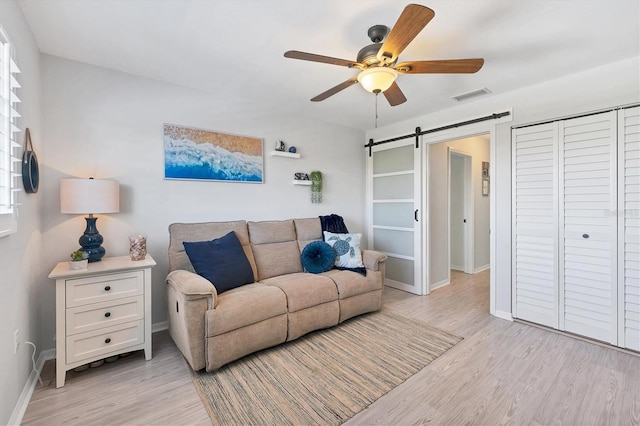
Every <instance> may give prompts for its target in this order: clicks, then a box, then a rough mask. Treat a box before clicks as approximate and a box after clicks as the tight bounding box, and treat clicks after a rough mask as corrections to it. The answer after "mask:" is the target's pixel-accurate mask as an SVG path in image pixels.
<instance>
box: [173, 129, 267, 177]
mask: <svg viewBox="0 0 640 426" xmlns="http://www.w3.org/2000/svg"><path fill="white" fill-rule="evenodd" d="M262 144H263V140H262V139H260V138H253V137H249V136H239V135H230V134H225V133H218V132H213V131H209V130H203V129H196V128H192V127H183V126H178V125H175V124H165V125H164V177H165V179H192V180H211V181H226V182H250V183H262V182H264V175H263V170H264V166H263V163H264V162H263V150H262Z"/></svg>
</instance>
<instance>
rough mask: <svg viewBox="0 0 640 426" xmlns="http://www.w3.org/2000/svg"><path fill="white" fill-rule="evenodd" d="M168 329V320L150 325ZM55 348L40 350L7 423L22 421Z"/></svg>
mask: <svg viewBox="0 0 640 426" xmlns="http://www.w3.org/2000/svg"><path fill="white" fill-rule="evenodd" d="M168 329H169V322H168V321H162V322H157V323H155V324H152V325H151V332H152V333H157V332H159V331H164V330H168ZM55 357H56V350H55V348H54V349H47V350H45V351H42V352H40V355H39V356H38V360H37V361H36V369H35V370H32V371H31V374H30V375H29V377H28V378H27V382H26V383H25V385H24V388H23V389H22V393H20V397H19V398H18V401H17V402H16V405H15V407H14V408H13V413H11V417H10V418H9V423H8V424H9V425H10V426H13V425H16V426H17V425H20V423H22V418H23V417H24V413H25V412H26V411H27V406H28V405H29V401H30V400H31V395H33V391H34V389H35V388H36V384H37V383H38V377H40V373H42V367H44V363H45V362H46V361H48V360H50V359H55Z"/></svg>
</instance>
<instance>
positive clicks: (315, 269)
mask: <svg viewBox="0 0 640 426" xmlns="http://www.w3.org/2000/svg"><path fill="white" fill-rule="evenodd" d="M300 260H301V261H302V266H304V269H305V270H306V271H307V272H311V273H312V274H319V273H320V272H325V271H328V270H329V269H331V268H332V267H333V264H334V262H335V260H336V252H335V250H334V249H333V247H331V246H330V245H329V244H327V243H325V242H324V241H313V242H310V243H309V244H307V245H306V246H305V248H304V249H303V250H302V254H301V255H300Z"/></svg>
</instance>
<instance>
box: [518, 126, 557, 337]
mask: <svg viewBox="0 0 640 426" xmlns="http://www.w3.org/2000/svg"><path fill="white" fill-rule="evenodd" d="M512 143H513V160H512V161H513V163H512V171H513V178H512V190H513V194H512V197H513V198H512V200H513V201H512V209H513V210H512V223H513V232H512V236H513V237H512V238H513V241H512V250H513V255H512V262H513V264H512V269H511V270H512V274H513V277H512V282H513V292H512V297H513V301H512V309H513V316H514V318H520V319H523V320H526V321H531V322H535V323H538V324H542V325H546V326H548V327H553V328H557V327H558V303H559V302H558V301H559V299H558V164H557V159H558V123H548V124H540V125H536V126H529V127H523V128H519V129H513V133H512Z"/></svg>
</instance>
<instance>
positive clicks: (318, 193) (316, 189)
mask: <svg viewBox="0 0 640 426" xmlns="http://www.w3.org/2000/svg"><path fill="white" fill-rule="evenodd" d="M309 177H310V178H311V202H312V203H314V204H318V203H321V202H322V173H320V172H319V171H317V170H314V171H312V172H311V173H310V174H309Z"/></svg>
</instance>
